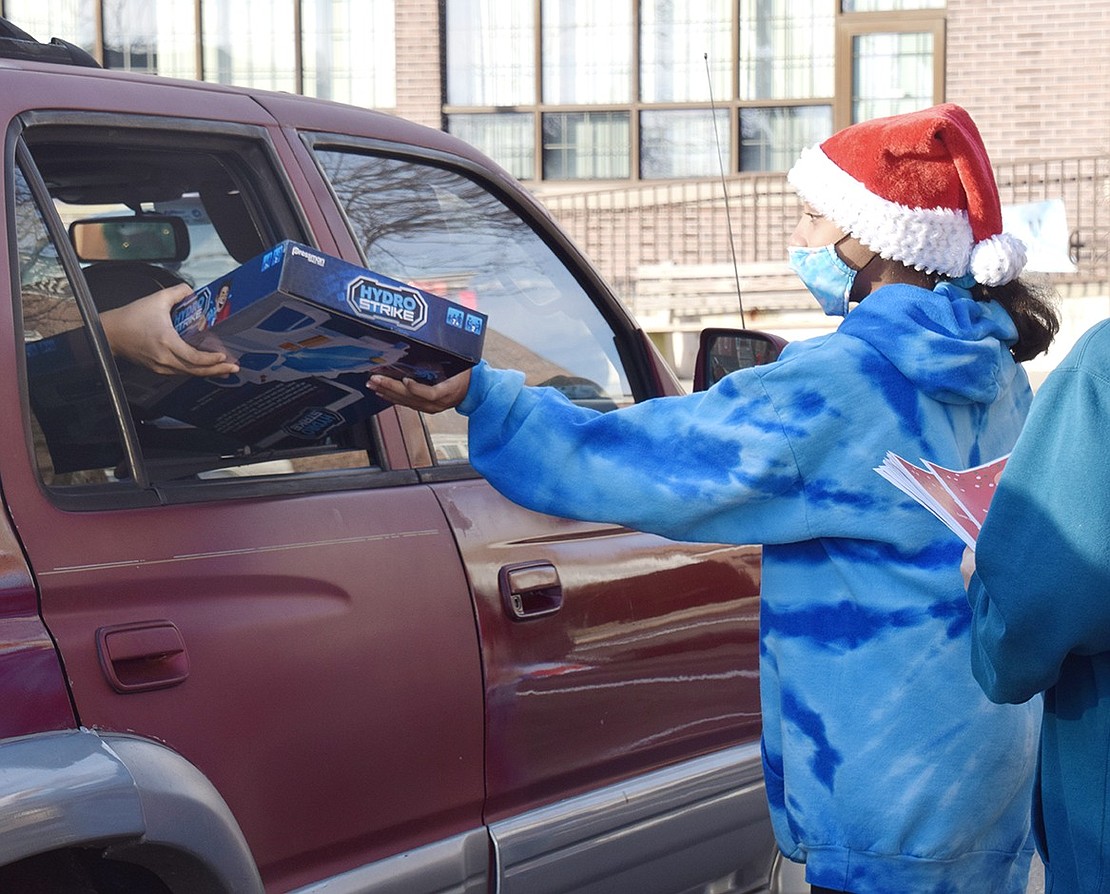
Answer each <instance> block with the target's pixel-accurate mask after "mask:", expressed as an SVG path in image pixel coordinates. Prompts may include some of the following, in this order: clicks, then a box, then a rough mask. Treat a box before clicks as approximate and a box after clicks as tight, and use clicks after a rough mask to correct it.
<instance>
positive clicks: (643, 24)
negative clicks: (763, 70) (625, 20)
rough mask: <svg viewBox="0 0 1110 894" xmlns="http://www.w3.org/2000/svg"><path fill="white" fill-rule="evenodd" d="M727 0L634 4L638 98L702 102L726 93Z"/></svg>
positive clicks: (728, 59)
mask: <svg viewBox="0 0 1110 894" xmlns="http://www.w3.org/2000/svg"><path fill="white" fill-rule="evenodd" d="M732 4H733V0H708V2H703V3H682V2H677V3H676V2H674V0H645V2H643V3H641V4H640V99H641V100H642V101H643V102H646V103H662V102H705V101H708V100H713V99H727V98H728V97H729V96H731V94H732V87H731V84H732V56H733V53H732V39H731V36H732V28H731V23H732Z"/></svg>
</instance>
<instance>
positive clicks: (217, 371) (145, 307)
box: [100, 283, 239, 376]
mask: <svg viewBox="0 0 1110 894" xmlns="http://www.w3.org/2000/svg"><path fill="white" fill-rule="evenodd" d="M190 291H191V290H190V288H189V286H188V285H186V284H184V283H181V284H179V285H176V286H171V287H170V288H168V289H163V290H162V291H160V292H154V293H153V294H151V295H147V296H146V297H145V298H139V299H137V300H135V301H132V302H131V303H130V304H125V305H124V306H123V307H118V308H115V309H113V310H106V311H104V312H103V313H101V315H100V323H101V325H102V326H103V327H104V334H105V335H106V336H107V338H108V344H109V345H110V346H111V348H112V353H113V354H116V355H118V356H120V357H125V358H126V359H128V360H131V361H133V362H134V363H138V364H140V365H141V366H145V367H147V368H148V369H152V370H154V371H155V372H157V373H161V374H163V375H167V376H169V375H180V374H183V373H184V374H186V375H191V376H226V375H228V374H230V373H234V372H238V371H239V366H238V364H236V363H234V362H232V361H230V360H228V358H227V356H226V355H225V354H221V353H218V352H213V351H199V350H197V349H196V348H194V347H193V346H192V345H190V344H188V343H187V342H185V340H184V339H182V338H181V336H180V335H178V334H177V332H176V331H174V328H173V325H172V323H171V322H170V311H172V310H173V307H174V305H175V304H177V303H178V302H180V301H181V300H182V299H183V298H185V297H187V296H188V295H189V293H190Z"/></svg>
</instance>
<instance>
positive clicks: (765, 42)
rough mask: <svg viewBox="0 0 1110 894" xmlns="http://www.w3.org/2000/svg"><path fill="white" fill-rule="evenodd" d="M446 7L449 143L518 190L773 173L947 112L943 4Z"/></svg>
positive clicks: (576, 2)
mask: <svg viewBox="0 0 1110 894" xmlns="http://www.w3.org/2000/svg"><path fill="white" fill-rule="evenodd" d="M444 7H445V10H446V22H445V33H446V40H447V47H446V51H447V52H446V56H447V67H446V75H447V77H446V80H447V96H446V99H447V102H446V105H445V108H444V112H445V115H446V120H447V127H448V130H450V131H451V132H452V133H454V134H456V135H458V136H460V137H462V138H463V139H465V140H467V141H468V142H471V143H473V144H474V145H475V146H477V147H478V148H480V149H482V150H483V151H485V152H486V153H487V154H489V155H492V156H493V157H494V158H495V159H496V160H497V161H499V162H500V163H501V164H502V165H504V166H505V167H506V168H507V169H508V170H510V171H511V172H512V173H513V174H514V175H515V176H517V177H520V178H521V179H530V178H532V177H538V178H539V179H542V180H568V179H571V180H578V179H591V180H598V179H620V180H624V179H633V178H640V179H645V180H647V179H667V178H687V179H688V178H701V177H713V176H717V175H719V174H720V170H721V167H722V166H723V167H724V169H725V171H731V172H733V173H735V172H744V171H783V170H786V169H787V168H789V166H790V164H791V163H792V162H793V160H794V159H795V158H797V156H798V154H799V152H801V150H802V149H804V148H805V147H806V146H809V145H812V144H814V143H818V142H820V141H821V140H823V139H824V138H825V137H827V136H829V134H831V133H832V132H833V131H834V130H836V129H838V128H840V127H844V126H846V125H848V124H850V123H852V122H853V121H857V120H861V119H864V118H870V117H875V116H877V115H883V114H890V113H894V112H899V111H907V110H910V109H912V108H923V107H925V106H928V105H931V104H932V103H935V102H940V101H941V100H943V71H944V67H943V63H944V60H943V43H944V32H943V29H944V16H945V0H841V2H839V3H837V2H833V0H612V2H610V3H607V4H600V3H595V2H587V0H531V2H525V0H445V2H444ZM514 141H516V142H514ZM529 154H531V156H532V161H531V162H529V160H528V155H529Z"/></svg>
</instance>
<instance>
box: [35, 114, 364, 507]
mask: <svg viewBox="0 0 1110 894" xmlns="http://www.w3.org/2000/svg"><path fill="white" fill-rule="evenodd" d="M41 118H42V116H39V119H40V120H39V123H32V125H31V126H29V127H27V128H26V130H25V131H24V136H23V139H24V141H25V143H24V149H25V151H24V149H21V150H20V152H21V157H22V159H23V164H22V166H17V171H16V173H15V181H16V183H15V190H14V193H13V201H14V203H15V209H14V211H15V220H16V228H17V242H18V255H19V265H20V270H21V296H20V298H21V310H22V314H23V329H24V337H25V343H26V355H27V360H28V362H27V370H28V392H29V404H30V408H31V415H32V426H33V429H34V432H35V435H34V440H35V442H36V443H35V455H36V462H37V464H38V467H39V470H40V474H41V476H42V478H43V481H44V483H45V484H46V485H47V486H48V487H50V488H52V489H59V488H62V489H67V490H69V491H72V490H73V489H75V488H89V487H90V486H92V485H98V486H100V487H101V488H103V487H106V486H112V485H115V486H120V487H122V486H125V485H126V486H132V487H133V486H134V484H135V482H136V481H137V480H138V481H141V482H142V483H145V484H151V485H156V484H159V483H168V482H198V481H205V480H209V479H224V480H226V479H229V478H251V479H257V478H258V477H259V476H271V475H291V474H299V473H317V472H323V471H329V470H336V469H368V468H377V467H379V461H378V459H377V455H378V451H377V449H376V447H375V438H374V435H373V425H372V423H371V422H369V421H365V420H364V421H360V422H359V423H357V424H353V425H346V426H342V427H336V428H332V429H330V430H328V431H326V432H325V433H323V434H317V432H315V431H313V432H309V431H307V430H306V428H305V427H304V426H301V427H300V428H298V429H297V430H296V433H295V437H290V438H288V439H286V440H284V441H282V442H281V443H279V444H277V446H271V447H267V448H266V449H259V448H258V445H252V444H248V443H243V441H242V440H241V439H240V438H237V437H236V436H235V435H234V434H231V433H229V432H228V431H227V430H224V429H223V428H221V424H220V422H219V420H224V419H231V418H232V417H233V416H235V415H238V416H242V415H244V414H252V415H254V416H262V415H264V414H268V413H269V414H272V415H274V417H275V420H274V421H275V425H277V426H278V427H279V428H280V426H281V423H282V420H281V419H277V418H276V417H277V414H280V413H294V412H298V413H305V412H310V411H311V408H310V407H308V406H307V405H306V406H295V407H293V408H292V409H291V408H290V406H291V405H290V403H289V402H288V401H285V400H284V398H283V399H282V400H279V399H278V398H277V397H276V396H275V395H276V392H275V391H274V390H273V389H272V387H271V386H272V385H273V384H275V383H270V382H267V381H265V380H258V379H259V377H257V376H255V377H247V376H242V377H227V378H226V379H222V380H220V382H219V384H220V388H218V389H212V390H213V391H218V392H219V399H220V400H221V401H223V406H224V411H223V412H222V414H221V415H220V416H219V417H218V418H217V417H214V419H216V422H214V423H213V425H211V426H209V427H201V426H198V425H190V424H186V423H184V422H182V421H181V420H180V419H176V418H173V417H172V416H167V415H165V414H160V413H158V412H154V411H152V410H151V408H150V407H149V406H147V405H145V404H144V403H143V399H144V394H143V392H141V391H140V390H139V389H138V388H136V387H135V386H133V385H132V384H130V383H131V382H132V380H134V379H135V378H136V377H135V376H130V375H129V372H128V366H129V361H127V360H123V359H120V358H115V359H113V358H111V357H110V356H109V355H108V354H107V351H106V346H105V343H104V341H103V340H100V339H98V338H97V333H98V332H99V325H98V324H97V319H96V318H98V315H99V313H102V312H104V311H106V310H110V309H113V308H119V307H125V306H127V305H128V304H130V302H132V301H134V300H136V299H138V298H141V297H143V296H145V295H148V294H150V293H152V292H155V291H158V290H160V289H162V288H166V287H168V286H171V285H173V284H175V283H181V282H184V283H187V284H188V285H189V286H190V287H193V288H197V287H200V286H203V285H206V284H208V283H210V282H212V281H214V280H216V279H217V278H219V277H220V276H222V275H223V274H226V273H228V272H230V271H231V270H232V269H234V268H235V267H236V266H238V265H239V264H240V263H242V262H244V261H247V260H249V259H250V258H252V257H255V256H257V255H259V254H261V253H262V252H264V251H265V250H266V249H268V248H269V247H271V246H272V245H274V244H276V243H277V242H280V241H281V240H283V239H294V240H298V241H306V234H305V232H304V228H303V225H302V224H301V223H300V220H299V218H298V216H297V214H296V212H295V204H294V203H293V202H292V201H290V199H289V195H288V190H287V189H286V188H285V187H284V186H283V180H282V178H281V177H280V175H279V174H278V173H277V172H276V166H275V164H274V163H273V162H272V161H271V156H270V154H269V152H268V149H267V144H266V142H265V140H264V138H262V137H261V136H260V135H258V134H254V135H243V136H238V135H236V136H229V135H227V134H226V133H222V134H218V135H216V134H208V133H205V132H203V131H199V130H198V131H184V132H171V131H160V130H157V129H155V128H151V127H130V128H128V127H107V126H105V127H100V126H95V125H90V126H85V127H82V126H77V125H73V124H70V123H67V124H64V125H63V124H51V123H42V122H41ZM244 130H245V131H249V130H251V129H250V128H244ZM113 367H114V369H113ZM180 378H181V379H182V380H183V381H185V382H186V383H187V384H188V385H189V386H192V385H193V384H196V383H199V380H190V377H187V376H185V377H180ZM212 381H215V380H212ZM94 383H95V384H96V389H95V390H96V391H97V393H98V398H97V399H96V400H95V401H93V400H90V399H89V398H88V396H87V392H88V391H89V390H90V389H91V388H92V387H93V384H94ZM113 383H115V384H114V385H113ZM113 388H114V389H115V390H114V391H113V390H112V389H113ZM113 394H114V395H117V396H118V397H119V399H118V400H117V401H116V402H115V403H113V399H112V397H113ZM361 396H362V395H361V394H352V399H357V398H359V397H361ZM309 399H310V398H309V397H305V398H304V400H305V401H307V400H309ZM94 411H95V412H94ZM121 411H122V412H121ZM129 437H130V439H131V443H132V444H133V445H134V446H133V449H132V450H131V451H130V453H129V452H128V450H127V447H126V445H127V443H128V438H129ZM94 448H95V449H94ZM136 463H139V464H141V468H139V469H136V468H133V466H134V465H135V464H136Z"/></svg>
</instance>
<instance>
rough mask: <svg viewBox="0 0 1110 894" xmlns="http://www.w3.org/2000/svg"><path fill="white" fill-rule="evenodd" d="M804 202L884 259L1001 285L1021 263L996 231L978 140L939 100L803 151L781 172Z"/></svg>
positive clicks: (998, 219) (1013, 242)
mask: <svg viewBox="0 0 1110 894" xmlns="http://www.w3.org/2000/svg"><path fill="white" fill-rule="evenodd" d="M787 176H788V178H789V180H790V183H791V185H792V186H793V187H794V188H795V189H796V190H797V192H798V195H799V196H801V198H802V199H803V201H805V202H806V203H807V204H808V205H810V206H811V207H812V208H813V209H814V210H816V211H818V212H819V213H821V214H823V215H824V216H825V217H827V218H828V219H829V220H831V221H833V222H834V223H835V224H836V225H837V226H839V227H840V228H841V229H842V230H843V231H844V232H846V233H850V234H851V235H852V236H854V237H856V238H857V239H858V240H859V241H860V242H862V243H863V244H864V245H866V246H867V247H868V248H870V249H872V250H873V251H876V252H878V253H879V254H880V255H881V256H882V257H884V258H888V259H891V260H896V261H901V262H902V263H903V264H906V265H908V266H910V267H914V268H915V269H917V270H923V271H925V272H926V273H941V274H944V275H946V276H949V277H953V278H957V279H958V278H960V277H963V276H966V275H967V274H971V275H972V276H973V277H974V278H975V280H976V282H979V283H982V284H983V285H987V286H999V285H1003V284H1004V283H1008V282H1010V281H1011V280H1013V279H1015V278H1016V277H1017V275H1018V274H1019V273H1021V270H1022V268H1023V267H1024V266H1025V246H1024V244H1022V242H1021V241H1020V240H1019V239H1017V238H1016V237H1014V236H1012V235H1010V234H1009V233H1003V232H1002V206H1001V204H1000V202H999V198H998V186H997V185H996V184H995V181H994V172H993V170H992V169H991V163H990V159H989V158H988V157H987V150H986V148H985V147H984V146H983V138H982V137H981V136H980V135H979V129H978V128H977V127H976V126H975V122H974V121H972V120H971V116H970V115H968V113H967V112H966V111H965V110H964V109H962V108H960V107H959V106H957V105H954V104H952V103H946V104H944V105H939V106H934V107H933V108H929V109H924V110H922V111H920V112H911V113H909V114H906V115H894V116H892V117H890V118H877V119H875V120H872V121H864V122H862V123H860V124H853V125H852V126H851V127H846V128H845V129H844V130H841V131H838V132H837V133H835V134H833V135H832V136H831V137H829V138H828V139H827V140H825V142H823V143H822V144H821V145H820V146H814V147H811V148H809V149H806V150H805V151H804V152H803V153H802V155H801V157H800V158H799V159H798V162H797V163H796V164H795V165H794V167H793V168H792V169H791V170H790V173H789V174H788V175H787Z"/></svg>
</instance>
